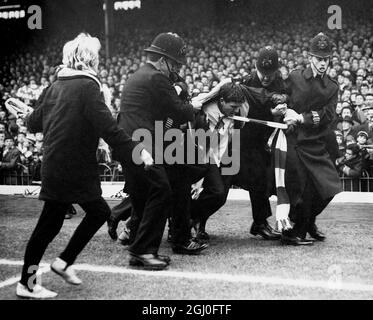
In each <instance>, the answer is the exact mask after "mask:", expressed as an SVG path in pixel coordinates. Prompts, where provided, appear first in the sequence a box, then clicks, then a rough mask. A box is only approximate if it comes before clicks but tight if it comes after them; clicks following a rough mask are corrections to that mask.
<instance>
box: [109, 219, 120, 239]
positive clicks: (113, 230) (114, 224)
mask: <svg viewBox="0 0 373 320" xmlns="http://www.w3.org/2000/svg"><path fill="white" fill-rule="evenodd" d="M118 223H119V221H117V220H116V219H114V218H113V217H112V216H110V217H109V219H108V220H107V227H108V230H107V232H108V234H109V236H110V238H111V239H113V240H117V239H118V234H117V228H118Z"/></svg>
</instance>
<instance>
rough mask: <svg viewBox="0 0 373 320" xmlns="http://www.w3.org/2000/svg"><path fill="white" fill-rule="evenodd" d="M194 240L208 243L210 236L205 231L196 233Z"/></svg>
mask: <svg viewBox="0 0 373 320" xmlns="http://www.w3.org/2000/svg"><path fill="white" fill-rule="evenodd" d="M196 238H197V240H198V241H209V240H210V236H209V234H208V233H207V232H206V231H198V233H197V235H196Z"/></svg>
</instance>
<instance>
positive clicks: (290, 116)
mask: <svg viewBox="0 0 373 320" xmlns="http://www.w3.org/2000/svg"><path fill="white" fill-rule="evenodd" d="M284 122H285V123H286V124H287V125H294V124H298V123H303V122H304V118H303V115H301V114H299V113H297V112H296V111H294V110H293V109H287V110H286V112H285V118H284Z"/></svg>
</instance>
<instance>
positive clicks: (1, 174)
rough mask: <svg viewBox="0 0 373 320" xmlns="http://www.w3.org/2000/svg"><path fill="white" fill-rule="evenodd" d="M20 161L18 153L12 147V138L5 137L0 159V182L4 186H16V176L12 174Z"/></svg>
mask: <svg viewBox="0 0 373 320" xmlns="http://www.w3.org/2000/svg"><path fill="white" fill-rule="evenodd" d="M19 161H20V152H19V150H18V149H17V148H16V147H15V146H14V138H13V137H12V136H7V137H5V141H4V147H3V154H2V159H1V161H0V181H2V182H3V183H4V184H16V180H15V179H14V178H16V176H15V175H14V176H12V174H13V173H14V172H15V171H16V169H17V164H18V163H19Z"/></svg>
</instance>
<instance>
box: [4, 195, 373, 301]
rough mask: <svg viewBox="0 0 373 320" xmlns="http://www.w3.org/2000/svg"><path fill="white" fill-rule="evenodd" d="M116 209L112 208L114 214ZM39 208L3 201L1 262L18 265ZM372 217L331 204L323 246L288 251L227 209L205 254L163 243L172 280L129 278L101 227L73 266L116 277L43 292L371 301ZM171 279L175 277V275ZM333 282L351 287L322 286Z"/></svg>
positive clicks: (242, 206) (54, 285) (322, 223)
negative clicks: (253, 233) (185, 251)
mask: <svg viewBox="0 0 373 320" xmlns="http://www.w3.org/2000/svg"><path fill="white" fill-rule="evenodd" d="M117 203H118V202H116V201H109V205H110V206H111V207H112V206H114V205H115V204H117ZM42 205H43V202H41V201H39V200H37V199H29V198H23V197H15V196H12V197H10V196H0V259H7V260H12V261H18V262H19V261H22V259H23V254H24V250H25V246H26V243H27V240H28V239H29V237H30V235H31V232H32V231H33V228H34V227H35V224H36V221H37V218H38V217H39V215H40V212H41V208H42ZM76 208H77V209H78V214H77V216H76V217H74V218H73V219H71V220H66V221H65V224H64V226H63V228H62V230H61V232H60V234H59V235H58V236H57V237H56V239H55V240H54V241H53V242H52V243H51V244H50V246H49V247H48V249H47V251H46V253H45V255H44V258H43V261H44V262H47V263H50V262H51V261H52V260H53V259H54V258H55V257H56V256H58V254H59V253H60V252H61V251H62V250H63V248H64V247H65V245H66V244H67V242H68V240H69V238H70V236H71V235H72V233H73V231H74V229H75V228H76V226H77V224H78V223H79V222H80V221H81V219H82V217H83V214H84V213H83V211H82V210H81V209H80V208H79V207H78V206H76ZM372 209H373V205H371V204H343V203H338V204H331V205H330V206H329V207H328V208H327V210H325V212H324V213H323V214H322V216H321V217H320V218H319V220H318V221H319V222H318V225H319V227H320V229H321V230H323V231H325V233H326V234H327V237H328V238H327V241H326V242H324V243H321V242H316V243H315V244H314V246H312V247H290V246H282V245H281V244H280V243H279V242H277V241H264V240H261V238H256V237H253V236H251V235H250V234H249V230H250V225H251V223H252V217H251V208H250V203H249V201H228V203H227V204H226V205H225V207H224V208H222V210H220V211H219V212H218V213H216V214H215V215H214V216H213V217H212V218H211V219H210V220H209V222H208V225H207V231H208V232H209V234H210V235H211V241H210V247H209V248H208V249H207V250H206V251H205V252H204V253H203V254H201V255H199V256H183V255H174V254H172V251H171V248H170V246H169V244H168V243H167V242H166V240H165V239H164V241H163V243H162V246H161V249H160V253H161V254H167V255H170V256H171V259H172V263H171V265H170V267H169V271H170V274H166V275H162V276H161V275H159V276H158V275H157V274H156V273H154V272H151V276H148V275H146V274H142V273H140V274H139V273H136V272H132V271H131V270H132V269H130V268H129V266H128V252H127V248H126V247H123V246H122V245H120V244H119V243H118V242H113V241H112V240H111V239H110V238H109V236H108V235H107V226H106V224H105V225H104V226H103V227H102V228H101V229H100V230H99V232H98V233H97V234H96V235H95V237H94V238H93V239H92V241H91V242H90V243H89V244H88V246H87V247H86V248H85V249H84V251H83V252H82V253H81V255H80V256H79V258H78V260H77V261H76V264H78V265H79V264H89V265H93V266H108V267H120V268H121V269H120V270H121V272H114V271H113V270H111V271H110V272H108V271H104V272H98V271H97V270H96V271H95V272H93V271H92V270H91V271H88V270H83V271H78V274H79V276H80V277H81V278H82V280H83V281H84V283H83V285H82V286H80V287H72V286H69V285H67V284H65V283H64V282H63V281H62V280H61V279H60V278H58V277H57V276H55V275H54V274H53V273H51V272H49V273H47V274H44V275H43V284H44V285H45V286H46V287H47V288H50V289H52V290H56V291H57V292H59V296H58V299H131V300H132V299H133V300H138V299H139V300H143V299H161V300H162V299H170V300H172V299H195V300H199V299H206V300H209V299H230V300H242V299H243V300H246V299H372V298H373V268H372V265H373V240H372V230H373V210H372ZM273 211H274V208H273ZM271 220H272V221H271V222H272V223H273V222H274V221H273V218H272V219H271ZM119 230H120V227H119V228H118V231H119ZM165 235H166V233H165ZM108 270H109V269H108ZM118 270H119V269H118ZM20 271H21V266H20V265H6V264H0V284H1V283H2V282H3V281H5V280H7V279H9V278H12V277H14V276H16V275H19V274H20ZM174 271H175V272H177V275H178V276H173V275H172V272H174ZM183 273H185V274H187V275H188V276H186V277H183V276H182V274H183ZM193 273H195V274H196V275H199V276H198V278H195V279H194V278H193ZM201 274H202V276H201ZM149 275H150V274H149ZM180 275H181V276H180ZM203 275H206V278H203ZM219 275H221V276H219ZM196 277H197V276H196ZM230 277H232V279H233V281H231V280H229V279H230ZM245 277H251V278H250V279H249V280H248V279H247V278H245ZM335 279H337V280H338V281H340V282H338V283H342V284H347V285H349V284H353V286H352V287H348V286H347V287H344V289H338V288H337V289H336V288H333V287H328V286H325V284H328V283H331V282H333V281H336V280H335ZM360 285H361V286H362V288H360V287H359V286H360ZM363 286H368V289H367V288H365V289H364V288H363ZM369 286H370V288H372V289H370V288H369ZM349 288H350V289H349ZM14 292H15V284H13V285H8V286H4V287H1V285H0V300H6V299H16V296H15V293H14Z"/></svg>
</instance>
